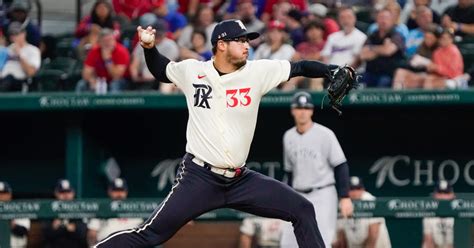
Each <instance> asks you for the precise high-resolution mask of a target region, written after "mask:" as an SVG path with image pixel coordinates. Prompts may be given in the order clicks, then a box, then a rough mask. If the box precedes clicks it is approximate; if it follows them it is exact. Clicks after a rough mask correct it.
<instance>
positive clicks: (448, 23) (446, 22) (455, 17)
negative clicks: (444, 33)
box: [441, 0, 474, 36]
mask: <svg viewBox="0 0 474 248" xmlns="http://www.w3.org/2000/svg"><path fill="white" fill-rule="evenodd" d="M441 24H442V25H443V27H445V28H451V29H453V30H454V31H455V32H456V35H461V36H465V35H474V0H459V1H458V4H457V5H455V6H451V7H449V8H448V9H447V10H446V11H445V12H444V14H443V17H442V19H441Z"/></svg>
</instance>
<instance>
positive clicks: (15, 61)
mask: <svg viewBox="0 0 474 248" xmlns="http://www.w3.org/2000/svg"><path fill="white" fill-rule="evenodd" d="M8 34H9V38H10V40H11V41H12V43H11V44H10V45H9V46H8V58H7V61H6V62H5V65H4V66H3V69H2V71H1V79H0V91H19V90H21V89H22V86H23V84H25V83H26V82H27V80H28V79H29V78H31V77H33V76H34V75H35V74H36V72H37V71H38V69H39V68H40V66H41V52H40V50H39V48H38V47H35V46H33V45H31V44H29V43H28V42H27V40H26V30H25V29H24V27H23V24H21V23H19V22H12V23H11V24H10V25H9V26H8Z"/></svg>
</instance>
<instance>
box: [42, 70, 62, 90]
mask: <svg viewBox="0 0 474 248" xmlns="http://www.w3.org/2000/svg"><path fill="white" fill-rule="evenodd" d="M67 77H68V76H67V74H66V73H64V72H63V71H61V70H55V69H41V70H40V71H39V72H38V73H37V74H36V75H35V78H34V81H35V83H36V85H37V88H38V91H41V92H48V91H59V90H62V89H63V85H64V82H65V80H66V79H67Z"/></svg>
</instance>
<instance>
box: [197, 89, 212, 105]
mask: <svg viewBox="0 0 474 248" xmlns="http://www.w3.org/2000/svg"><path fill="white" fill-rule="evenodd" d="M193 86H194V89H195V92H194V107H201V108H208V109H210V108H211V107H210V106H209V101H208V100H209V99H211V98H212V96H211V93H212V88H211V86H209V85H207V84H193Z"/></svg>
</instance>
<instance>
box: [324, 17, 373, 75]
mask: <svg viewBox="0 0 474 248" xmlns="http://www.w3.org/2000/svg"><path fill="white" fill-rule="evenodd" d="M338 20H339V24H340V25H341V29H342V30H341V31H338V32H335V33H333V34H331V35H329V37H328V40H327V42H326V44H325V46H324V49H323V51H321V56H322V57H323V61H324V62H325V63H329V64H335V65H351V66H353V67H354V68H357V67H358V66H359V63H358V62H359V59H358V55H359V54H360V51H361V49H362V46H363V45H364V43H365V41H366V40H367V35H365V34H364V33H363V32H362V31H360V30H359V29H357V28H356V27H355V24H356V15H355V13H354V11H353V10H352V9H351V8H341V9H339V11H338Z"/></svg>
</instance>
